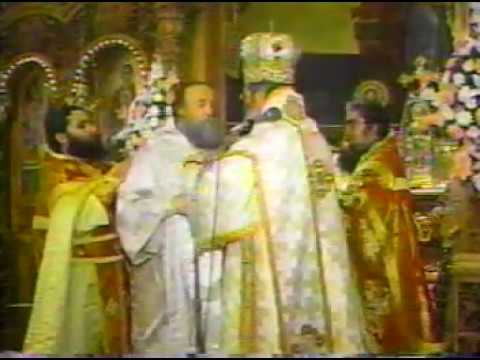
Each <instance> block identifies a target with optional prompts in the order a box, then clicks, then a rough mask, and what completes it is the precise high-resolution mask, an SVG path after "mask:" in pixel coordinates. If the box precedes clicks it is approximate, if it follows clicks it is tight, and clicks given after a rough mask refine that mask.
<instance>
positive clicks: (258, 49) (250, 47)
mask: <svg viewBox="0 0 480 360" xmlns="http://www.w3.org/2000/svg"><path fill="white" fill-rule="evenodd" d="M299 56H300V51H299V50H298V49H297V48H296V47H295V44H294V42H293V39H292V38H291V36H289V35H287V34H279V33H255V34H251V35H249V36H247V37H246V38H245V39H243V41H242V44H241V58H242V61H243V76H244V80H245V83H250V84H251V83H258V82H264V81H266V82H273V83H278V84H293V83H294V82H295V65H296V63H297V60H298V58H299Z"/></svg>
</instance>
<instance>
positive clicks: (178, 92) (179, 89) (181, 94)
mask: <svg viewBox="0 0 480 360" xmlns="http://www.w3.org/2000/svg"><path fill="white" fill-rule="evenodd" d="M201 85H203V86H208V87H210V88H211V87H212V86H211V85H210V84H209V83H207V82H205V81H192V82H186V83H180V84H178V85H177V86H175V103H174V105H175V109H178V108H179V107H180V106H182V105H184V102H185V93H186V92H187V89H188V88H190V87H192V86H201Z"/></svg>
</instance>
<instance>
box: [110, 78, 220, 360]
mask: <svg viewBox="0 0 480 360" xmlns="http://www.w3.org/2000/svg"><path fill="white" fill-rule="evenodd" d="M178 93H179V94H180V96H179V99H177V102H178V107H179V109H178V113H179V115H180V116H179V117H178V118H177V120H176V121H173V119H170V120H167V123H166V125H164V126H163V127H161V128H159V129H157V130H156V131H155V134H154V135H153V138H152V139H150V140H149V141H148V142H147V143H146V144H145V145H143V147H141V148H140V149H139V150H138V152H137V153H135V154H134V156H133V157H132V164H131V168H130V171H129V173H128V176H127V179H126V181H125V182H124V183H123V184H122V186H121V187H120V190H119V195H118V205H117V229H118V232H119V234H120V238H121V242H122V246H123V248H124V250H125V252H126V254H127V255H128V257H129V259H130V263H131V267H130V268H131V276H130V277H131V293H132V321H133V324H132V327H133V331H132V340H133V347H134V352H135V353H143V354H157V355H166V354H169V355H171V356H175V355H177V354H185V353H194V352H196V351H198V349H197V340H196V328H195V316H194V311H195V308H194V305H195V303H194V301H195V291H194V280H195V279H194V263H193V259H194V244H193V239H192V236H191V230H190V226H189V223H188V221H187V219H186V217H185V214H184V212H183V208H182V206H181V203H182V200H181V199H182V197H185V196H188V194H189V190H188V188H187V183H186V182H185V178H184V177H183V163H184V161H185V159H186V158H187V157H188V156H190V155H192V154H195V153H198V152H200V153H201V154H204V153H205V154H206V153H208V152H210V151H215V150H214V149H215V148H217V147H218V146H219V145H220V142H221V140H222V139H221V138H222V134H221V131H219V128H218V124H217V123H218V120H216V119H213V118H211V115H212V103H213V96H214V94H213V90H212V89H211V88H210V87H209V86H208V85H206V84H203V83H195V84H187V85H184V86H181V87H180V90H179V91H178ZM200 149H201V150H200ZM199 156H200V157H202V156H203V155H199Z"/></svg>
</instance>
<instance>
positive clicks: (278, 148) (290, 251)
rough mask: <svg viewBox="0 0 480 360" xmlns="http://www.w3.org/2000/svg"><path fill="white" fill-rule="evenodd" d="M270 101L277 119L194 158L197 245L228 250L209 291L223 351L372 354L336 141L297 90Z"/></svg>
mask: <svg viewBox="0 0 480 360" xmlns="http://www.w3.org/2000/svg"><path fill="white" fill-rule="evenodd" d="M271 108H277V109H278V110H280V112H281V116H280V118H279V119H277V120H275V121H265V122H259V123H256V124H255V126H254V127H253V130H252V131H251V133H250V134H248V135H246V136H244V137H243V138H241V139H240V140H239V141H237V142H236V143H235V144H234V145H233V146H231V148H230V149H229V150H228V151H227V152H225V153H224V154H222V155H221V156H220V157H218V158H217V159H216V160H215V161H213V162H212V161H211V162H209V163H205V162H204V163H203V164H202V165H200V164H199V163H200V161H198V159H195V157H192V158H191V159H189V161H187V163H186V169H187V171H188V172H190V173H191V175H190V177H191V178H192V179H193V178H196V179H197V182H196V185H195V196H196V203H195V210H194V211H193V213H192V217H191V223H192V232H193V235H194V238H195V240H196V244H197V247H198V248H199V249H200V250H201V251H203V253H205V254H207V253H217V254H221V257H222V258H221V260H220V261H219V263H220V264H221V265H219V266H220V270H219V271H217V274H218V273H219V274H220V275H219V277H220V280H219V281H217V282H215V281H214V282H212V283H211V286H212V287H213V289H212V291H211V294H210V298H209V300H210V301H213V300H214V298H215V297H217V300H218V299H220V300H218V301H220V303H221V309H220V313H221V314H222V316H221V319H222V323H221V324H220V331H219V334H220V337H219V339H218V344H219V349H220V351H221V352H222V353H225V354H237V355H238V354H248V353H253V354H286V353H289V354H292V353H330V354H341V355H347V354H364V353H366V352H368V351H367V346H368V345H366V342H367V340H366V338H365V332H364V329H365V327H364V319H363V314H362V312H361V309H362V307H361V304H360V298H359V295H358V289H357V287H356V282H355V280H354V274H353V273H352V269H351V261H350V259H349V251H348V248H347V240H346V233H345V228H344V223H343V215H342V212H341V210H340V208H339V205H338V203H337V199H336V193H335V189H334V185H333V176H331V178H332V179H331V180H329V179H330V177H329V174H333V171H334V169H333V164H332V155H331V152H330V149H329V147H328V144H327V143H326V141H325V139H324V138H323V136H322V135H321V134H320V133H319V132H318V129H317V128H316V125H315V123H314V122H313V120H311V119H309V118H308V117H306V115H305V111H304V105H303V99H302V97H301V96H300V95H299V94H297V93H295V92H294V91H293V89H291V88H289V87H284V88H280V89H277V90H275V91H274V92H273V93H272V94H271V95H270V96H269V99H268V100H267V104H266V105H265V107H264V113H265V112H266V111H267V110H269V109H271ZM211 264H213V263H211ZM213 265H214V264H213ZM213 265H212V266H213ZM217 280H218V279H217ZM219 284H220V285H219ZM203 285H205V283H203ZM208 326H210V327H211V326H213V325H210V324H209V320H208V318H206V320H205V327H208ZM205 334H206V335H205V336H206V342H207V343H208V342H209V339H208V336H209V335H208V332H205Z"/></svg>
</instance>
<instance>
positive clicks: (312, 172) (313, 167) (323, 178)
mask: <svg viewBox="0 0 480 360" xmlns="http://www.w3.org/2000/svg"><path fill="white" fill-rule="evenodd" d="M308 178H309V181H310V186H311V191H312V194H313V196H315V197H316V198H317V199H321V198H323V197H324V196H325V195H326V194H328V193H329V192H330V191H332V190H333V187H334V184H335V177H334V175H333V174H332V173H330V172H328V171H327V170H326V168H325V165H324V164H323V163H322V161H320V160H315V161H313V163H311V164H309V165H308Z"/></svg>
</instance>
